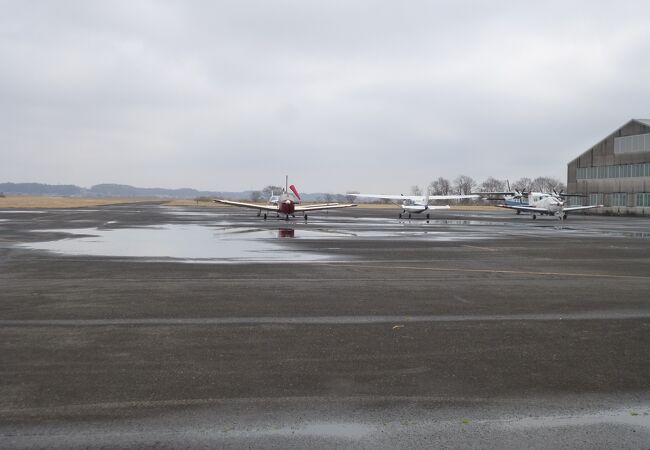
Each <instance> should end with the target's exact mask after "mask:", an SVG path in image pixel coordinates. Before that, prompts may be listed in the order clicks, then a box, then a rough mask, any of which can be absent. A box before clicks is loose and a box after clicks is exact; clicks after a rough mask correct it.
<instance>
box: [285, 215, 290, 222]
mask: <svg viewBox="0 0 650 450" xmlns="http://www.w3.org/2000/svg"><path fill="white" fill-rule="evenodd" d="M284 220H286V221H287V222H288V221H289V214H287V215H286V216H285V218H284Z"/></svg>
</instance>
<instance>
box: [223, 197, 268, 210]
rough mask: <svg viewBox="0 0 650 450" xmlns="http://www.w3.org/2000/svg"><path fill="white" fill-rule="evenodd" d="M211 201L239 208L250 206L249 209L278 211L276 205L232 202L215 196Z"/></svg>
mask: <svg viewBox="0 0 650 450" xmlns="http://www.w3.org/2000/svg"><path fill="white" fill-rule="evenodd" d="M213 201H214V202H216V203H223V204H224V205H230V206H238V207H240V208H250V209H257V210H262V211H273V212H277V211H278V207H277V206H276V205H256V204H254V203H243V202H232V201H230V200H220V199H216V198H215V199H214V200H213Z"/></svg>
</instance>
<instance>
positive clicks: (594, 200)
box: [589, 192, 604, 205]
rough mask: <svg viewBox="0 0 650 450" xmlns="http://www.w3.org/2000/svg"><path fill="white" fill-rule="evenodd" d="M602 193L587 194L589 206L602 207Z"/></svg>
mask: <svg viewBox="0 0 650 450" xmlns="http://www.w3.org/2000/svg"><path fill="white" fill-rule="evenodd" d="M603 196H604V195H603V193H601V192H594V193H591V194H589V204H590V205H602V204H603Z"/></svg>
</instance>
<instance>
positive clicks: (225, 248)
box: [18, 225, 329, 263]
mask: <svg viewBox="0 0 650 450" xmlns="http://www.w3.org/2000/svg"><path fill="white" fill-rule="evenodd" d="M283 230H284V229H280V230H260V229H235V230H233V229H228V230H224V229H219V228H216V229H215V228H210V227H204V226H200V225H163V226H157V227H142V228H117V229H99V228H79V229H65V230H38V231H35V232H38V233H43V232H46V233H62V234H64V235H63V238H62V239H58V240H51V241H43V242H30V243H23V244H19V245H18V247H22V248H29V249H33V250H41V251H48V252H54V253H61V254H65V255H89V256H113V257H127V258H145V259H147V260H169V259H172V260H180V261H182V262H192V263H215V262H219V263H226V262H278V261H282V262H294V261H295V262H305V261H323V260H327V259H329V256H327V255H324V254H321V253H315V252H309V251H300V250H299V249H295V248H290V247H287V246H285V245H282V244H281V240H280V239H278V237H286V236H289V234H291V233H293V230H291V229H286V230H284V231H283ZM301 233H302V232H301ZM305 234H307V232H305Z"/></svg>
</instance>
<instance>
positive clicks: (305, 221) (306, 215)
mask: <svg viewBox="0 0 650 450" xmlns="http://www.w3.org/2000/svg"><path fill="white" fill-rule="evenodd" d="M306 221H307V214H305V222H306Z"/></svg>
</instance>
